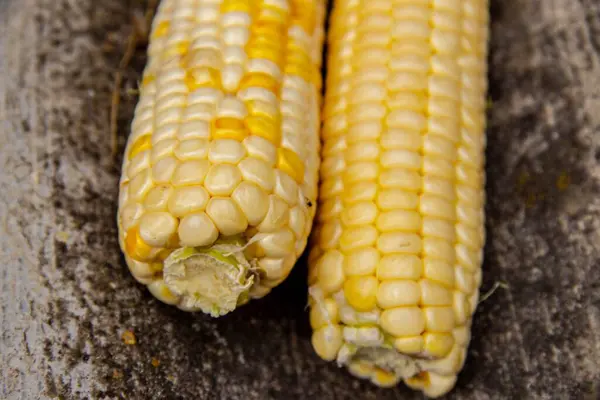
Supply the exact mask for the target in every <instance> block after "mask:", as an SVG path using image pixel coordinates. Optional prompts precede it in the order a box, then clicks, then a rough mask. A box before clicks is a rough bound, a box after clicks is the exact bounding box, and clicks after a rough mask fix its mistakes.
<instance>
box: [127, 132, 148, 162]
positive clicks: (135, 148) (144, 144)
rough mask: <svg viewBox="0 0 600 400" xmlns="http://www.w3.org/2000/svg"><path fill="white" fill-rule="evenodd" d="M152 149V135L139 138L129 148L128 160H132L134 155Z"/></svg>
mask: <svg viewBox="0 0 600 400" xmlns="http://www.w3.org/2000/svg"><path fill="white" fill-rule="evenodd" d="M151 148H152V135H151V134H149V133H147V134H145V135H143V136H140V137H139V138H137V139H136V141H135V142H134V143H133V145H132V146H131V149H130V150H129V159H130V160H131V159H133V157H135V156H136V155H138V154H139V153H141V152H142V151H146V150H149V149H151Z"/></svg>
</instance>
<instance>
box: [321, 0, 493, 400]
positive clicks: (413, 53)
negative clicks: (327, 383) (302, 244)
mask: <svg viewBox="0 0 600 400" xmlns="http://www.w3.org/2000/svg"><path fill="white" fill-rule="evenodd" d="M487 8H488V2H487V0H369V1H361V0H334V9H333V12H332V14H331V25H330V26H331V27H330V30H329V33H328V42H329V50H328V54H329V58H328V71H329V72H328V77H327V86H326V94H325V102H324V109H323V117H324V127H323V131H322V138H323V147H322V168H321V183H320V192H319V213H318V216H317V222H316V226H315V229H314V230H313V239H312V244H311V253H310V256H309V264H310V273H309V285H310V289H309V293H310V306H311V314H310V320H311V326H312V328H313V336H312V343H313V347H314V349H315V351H316V352H317V354H318V355H319V356H320V357H322V358H323V359H325V360H329V361H334V360H336V361H337V363H338V364H339V365H343V366H346V367H347V368H348V370H349V371H350V372H351V373H352V374H353V375H355V376H358V377H361V378H365V379H369V380H371V381H372V382H373V383H375V384H376V385H379V386H384V387H387V386H394V385H395V384H396V383H398V382H399V381H400V380H404V382H405V383H406V384H407V385H409V386H410V387H412V388H415V389H420V390H422V391H423V392H424V393H425V394H426V395H427V396H429V397H438V396H441V395H443V394H445V393H447V392H448V391H450V390H451V389H452V388H453V387H454V385H455V383H456V379H457V375H458V373H459V372H460V370H461V368H462V366H463V364H464V361H465V357H466V349H467V347H468V344H469V340H470V326H471V320H472V315H473V313H474V312H475V309H476V307H477V304H478V296H479V291H478V289H479V285H480V283H481V261H482V247H483V242H484V225H483V224H484V214H483V204H484V199H485V195H484V190H483V186H484V178H485V176H484V169H483V165H484V147H485V92H486V89H487V84H486V62H487V59H486V56H487V35H488V32H487V30H488V9H487Z"/></svg>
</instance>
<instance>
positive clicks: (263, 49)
mask: <svg viewBox="0 0 600 400" xmlns="http://www.w3.org/2000/svg"><path fill="white" fill-rule="evenodd" d="M246 49H247V50H246V51H247V53H248V58H250V59H254V58H262V59H265V60H269V61H272V62H274V63H275V64H277V65H279V64H280V63H281V60H282V58H283V49H282V48H281V46H273V45H268V44H267V45H265V44H263V43H257V41H256V40H252V41H251V42H250V43H249V44H248V46H247V47H246Z"/></svg>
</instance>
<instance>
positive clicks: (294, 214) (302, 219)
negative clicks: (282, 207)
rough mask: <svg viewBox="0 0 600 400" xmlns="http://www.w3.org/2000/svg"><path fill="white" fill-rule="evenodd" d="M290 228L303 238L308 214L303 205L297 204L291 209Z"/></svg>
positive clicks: (297, 236) (298, 236)
mask: <svg viewBox="0 0 600 400" xmlns="http://www.w3.org/2000/svg"><path fill="white" fill-rule="evenodd" d="M290 229H291V230H292V231H293V232H294V234H295V235H296V238H301V237H302V236H303V234H304V231H305V229H306V214H305V211H304V209H303V208H302V207H300V206H296V207H294V208H292V209H291V210H290Z"/></svg>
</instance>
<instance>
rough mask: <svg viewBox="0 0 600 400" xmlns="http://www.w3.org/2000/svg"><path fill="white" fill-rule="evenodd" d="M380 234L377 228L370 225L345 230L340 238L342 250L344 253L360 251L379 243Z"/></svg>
mask: <svg viewBox="0 0 600 400" xmlns="http://www.w3.org/2000/svg"><path fill="white" fill-rule="evenodd" d="M377 237H378V232H377V229H375V227H373V226H370V225H362V226H358V227H351V228H347V229H345V230H344V231H343V232H342V234H341V237H340V243H339V244H340V248H341V249H342V250H343V251H349V250H352V249H359V248H361V247H368V246H372V245H374V244H375V242H376V241H377Z"/></svg>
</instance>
